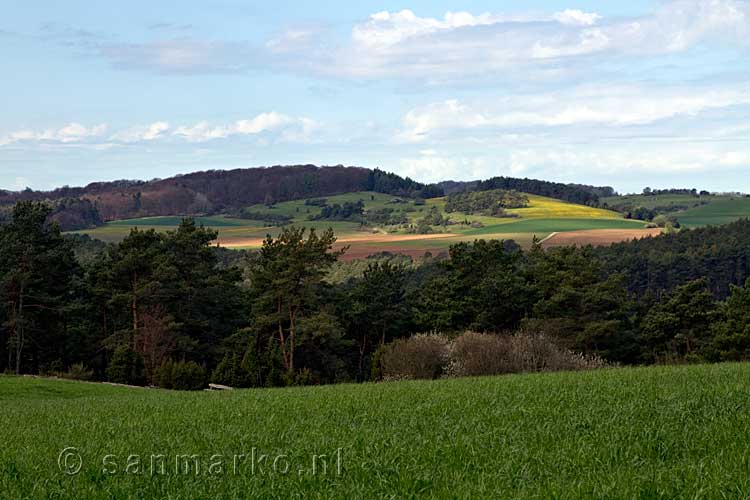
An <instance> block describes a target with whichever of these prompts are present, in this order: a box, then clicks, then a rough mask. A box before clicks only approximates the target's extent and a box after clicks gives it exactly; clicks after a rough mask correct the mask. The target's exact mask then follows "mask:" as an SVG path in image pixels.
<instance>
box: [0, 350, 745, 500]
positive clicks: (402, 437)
mask: <svg viewBox="0 0 750 500" xmlns="http://www.w3.org/2000/svg"><path fill="white" fill-rule="evenodd" d="M0 419H1V421H2V422H3V426H2V427H1V428H0V442H2V443H3V446H2V447H0V491H1V492H2V495H1V496H2V497H3V498H29V499H35V498H102V499H105V498H107V499H109V498H118V499H124V498H175V499H176V498H280V499H282V498H283V499H287V498H302V497H304V498H342V499H343V498H346V499H351V498H415V497H432V498H531V499H534V498H539V499H542V498H544V499H547V498H558V499H580V498H623V499H625V498H627V499H632V498H664V499H673V498H747V497H748V496H750V460H748V456H749V455H748V452H749V451H750V365H747V364H721V365H711V366H681V367H649V368H626V369H607V370H601V371H590V372H576V373H556V374H529V375H509V376H501V377H491V378H474V379H472V378H467V379H445V380H438V381H419V382H416V381H407V382H392V383H379V384H364V385H337V386H319V387H304V388H287V389H248V390H235V391H227V392H198V393H180V392H170V391H164V390H157V389H131V388H125V387H113V386H108V385H102V384H91V383H82V382H71V381H56V380H43V379H31V378H17V377H8V376H5V377H0ZM66 448H67V449H68V450H67V451H66V452H65V453H63V454H62V455H61V451H63V450H65V449H66ZM253 454H254V459H252V458H248V457H253ZM242 455H245V457H244V458H243V457H242ZM186 456H187V457H189V458H185V457H186ZM154 457H156V458H154ZM175 457H177V458H175ZM264 457H265V458H264ZM186 461H187V464H188V465H187V466H185V462H186ZM274 462H275V463H274ZM79 467H80V468H79Z"/></svg>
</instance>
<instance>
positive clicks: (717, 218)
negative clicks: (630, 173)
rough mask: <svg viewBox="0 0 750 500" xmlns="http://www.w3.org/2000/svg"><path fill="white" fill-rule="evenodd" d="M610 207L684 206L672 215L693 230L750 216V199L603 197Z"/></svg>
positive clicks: (680, 195) (727, 197) (683, 196)
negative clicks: (629, 205)
mask: <svg viewBox="0 0 750 500" xmlns="http://www.w3.org/2000/svg"><path fill="white" fill-rule="evenodd" d="M602 202H604V203H607V204H609V205H610V206H624V205H627V204H632V205H634V206H641V207H644V208H649V209H654V208H657V207H662V208H663V207H684V208H682V209H681V210H678V211H673V212H669V215H673V216H675V217H676V218H677V220H678V221H679V222H680V225H682V226H684V227H687V228H693V227H703V226H715V225H719V224H728V223H730V222H734V221H736V220H737V219H741V218H744V217H750V198H747V197H739V196H716V195H706V196H697V197H696V196H690V195H686V194H665V195H656V196H643V195H628V196H613V197H609V198H602Z"/></svg>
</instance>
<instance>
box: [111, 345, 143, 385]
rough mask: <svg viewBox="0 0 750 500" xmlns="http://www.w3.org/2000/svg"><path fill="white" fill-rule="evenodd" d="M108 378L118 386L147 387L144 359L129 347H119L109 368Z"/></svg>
mask: <svg viewBox="0 0 750 500" xmlns="http://www.w3.org/2000/svg"><path fill="white" fill-rule="evenodd" d="M107 378H108V379H109V381H110V382H114V383H116V384H128V385H146V369H145V367H144V365H143V358H142V357H141V355H140V354H138V353H137V352H135V351H134V350H132V349H131V348H130V347H128V346H125V345H122V346H120V347H118V348H117V349H116V350H115V353H114V355H113V356H112V360H111V361H110V362H109V366H108V367H107Z"/></svg>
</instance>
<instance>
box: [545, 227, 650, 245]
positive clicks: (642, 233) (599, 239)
mask: <svg viewBox="0 0 750 500" xmlns="http://www.w3.org/2000/svg"><path fill="white" fill-rule="evenodd" d="M661 233H662V230H661V229H658V228H649V229H589V230H586V231H567V232H563V233H553V234H550V235H549V236H548V237H547V238H545V239H544V240H543V242H542V245H543V246H544V247H545V248H549V247H559V246H569V245H594V246H601V245H610V244H612V243H618V242H621V241H629V240H634V239H641V238H647V237H649V236H658V235H660V234H661Z"/></svg>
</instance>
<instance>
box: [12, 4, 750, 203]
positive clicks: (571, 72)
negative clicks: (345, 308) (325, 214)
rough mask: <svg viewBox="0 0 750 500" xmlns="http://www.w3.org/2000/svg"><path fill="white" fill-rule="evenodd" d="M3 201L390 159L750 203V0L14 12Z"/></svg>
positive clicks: (437, 175) (390, 162)
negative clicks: (8, 194)
mask: <svg viewBox="0 0 750 500" xmlns="http://www.w3.org/2000/svg"><path fill="white" fill-rule="evenodd" d="M0 8H1V9H0V11H2V15H1V16H0V68H2V70H1V71H0V75H1V76H0V110H1V111H0V188H2V189H10V190H20V189H24V188H26V187H31V188H32V189H50V188H54V187H58V186H61V185H70V186H79V185H85V184H87V183H89V182H93V181H101V180H115V179H143V180H148V179H152V178H164V177H169V176H171V175H175V174H179V173H187V172H193V171H198V170H210V169H230V168H240V167H255V166H270V165H287V164H308V163H312V164H317V165H337V164H343V165H358V166H365V167H380V168H382V169H384V170H387V171H392V172H396V173H398V174H400V175H404V176H410V177H412V178H414V179H416V180H419V181H422V182H436V181H441V180H448V179H453V180H471V179H478V178H488V177H492V176H497V175H506V176H514V177H531V178H539V179H545V180H552V181H559V182H577V183H585V184H596V185H610V186H613V187H615V188H616V189H617V190H619V191H620V192H636V191H640V190H641V189H642V188H643V187H645V186H650V187H654V188H667V187H696V188H699V189H708V190H711V191H744V192H750V175H748V174H750V0H652V1H648V0H629V1H627V2H620V1H607V2H601V1H599V2H594V1H587V0H565V1H557V0H544V1H543V0H526V1H524V2H518V1H516V2H510V1H498V0H495V1H468V0H464V1H460V2H459V1H446V0H430V1H414V2H406V1H401V2H395V1H390V0H384V1H380V2H371V1H357V2H352V1H346V0H337V1H332V0H318V1H317V2H307V1H301V0H300V1H291V0H277V1H274V2H270V1H250V0H245V1H239V0H218V1H206V0H202V1H198V0H182V1H159V2H154V1H152V0H148V1H141V0H128V1H127V2H123V1H120V0H112V1H108V2H94V1H93V0H91V1H79V0H66V1H65V2H60V1H56V0H55V1H53V0H49V1H40V0H25V1H24V2H17V1H15V0H0Z"/></svg>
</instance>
